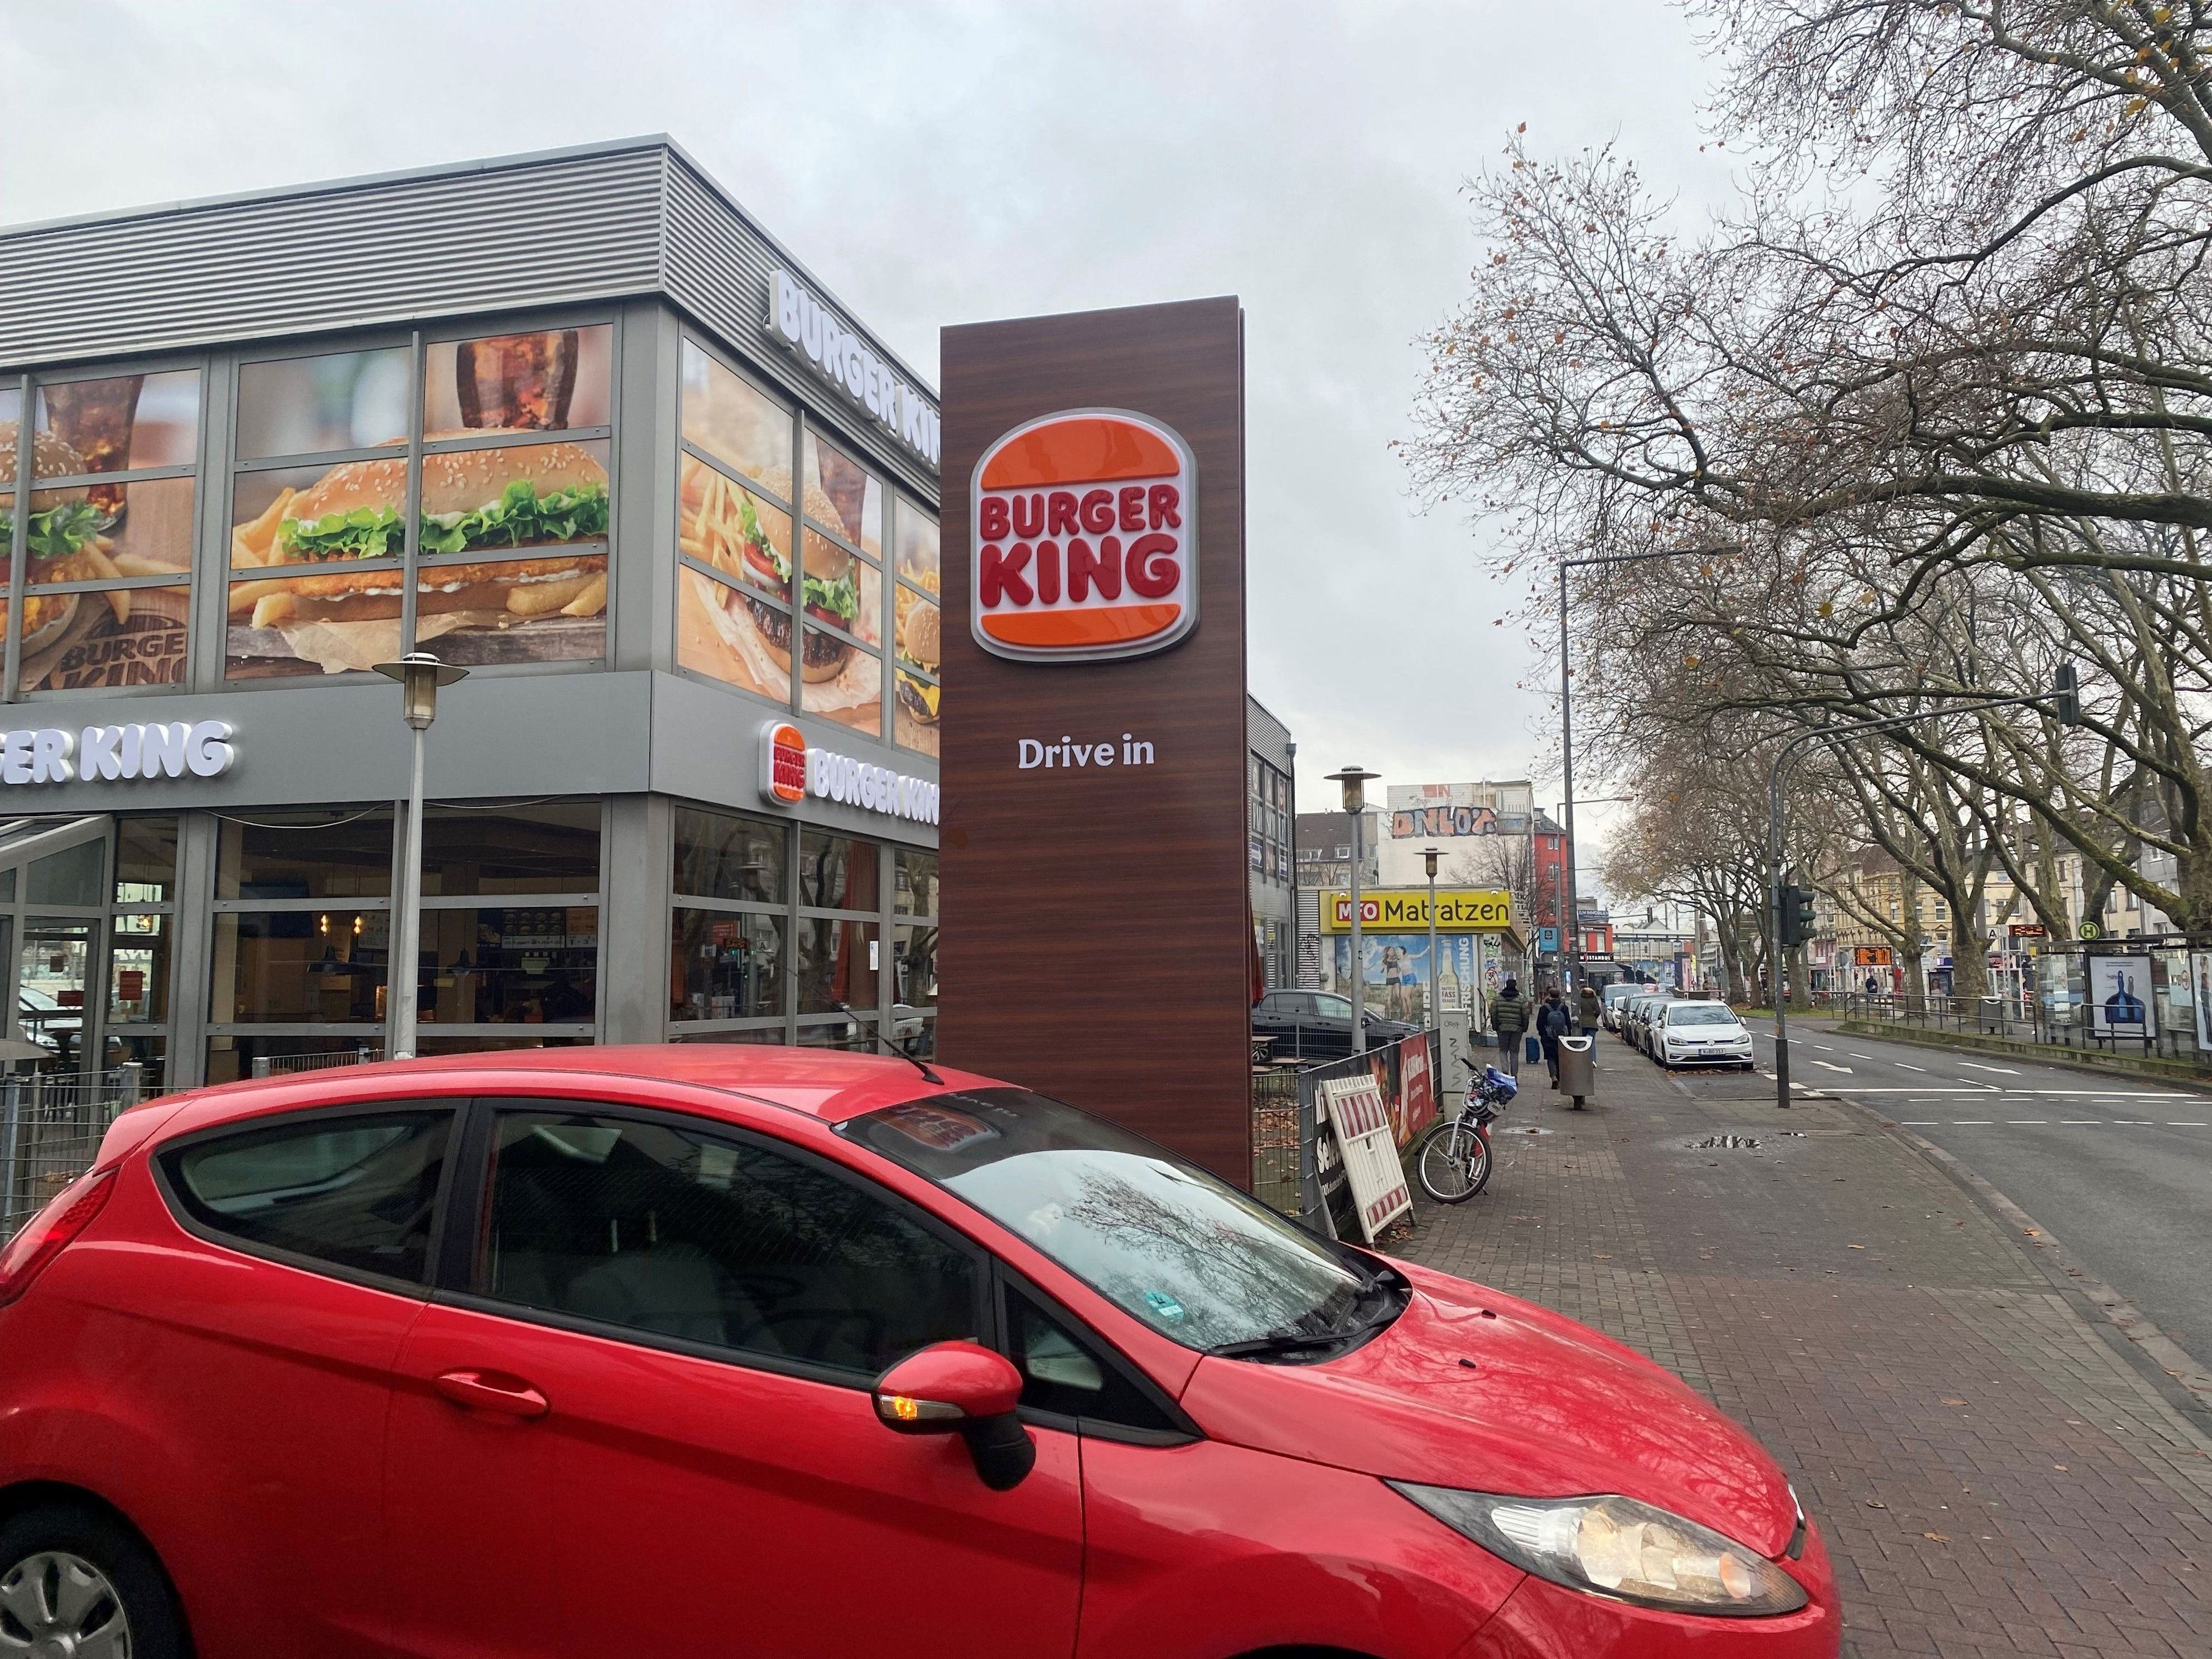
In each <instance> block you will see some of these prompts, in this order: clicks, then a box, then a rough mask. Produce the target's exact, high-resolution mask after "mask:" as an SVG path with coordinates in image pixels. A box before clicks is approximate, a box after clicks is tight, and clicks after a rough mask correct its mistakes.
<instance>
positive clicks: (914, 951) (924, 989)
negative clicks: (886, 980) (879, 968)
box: [891, 925, 937, 1008]
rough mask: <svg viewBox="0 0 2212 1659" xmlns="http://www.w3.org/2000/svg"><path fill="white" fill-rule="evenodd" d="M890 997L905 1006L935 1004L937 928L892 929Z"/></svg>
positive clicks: (920, 1006) (931, 1006)
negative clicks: (893, 952)
mask: <svg viewBox="0 0 2212 1659" xmlns="http://www.w3.org/2000/svg"><path fill="white" fill-rule="evenodd" d="M891 945H892V948H893V949H894V950H895V951H896V952H897V954H896V956H895V957H893V958H892V961H891V969H892V975H893V977H892V981H891V1000H892V1001H894V1002H896V1003H899V1004H901V1005H902V1006H906V1007H909V1008H934V1007H935V1006H937V928H936V927H935V926H934V925H927V926H909V927H896V928H894V929H893V930H892V939H891Z"/></svg>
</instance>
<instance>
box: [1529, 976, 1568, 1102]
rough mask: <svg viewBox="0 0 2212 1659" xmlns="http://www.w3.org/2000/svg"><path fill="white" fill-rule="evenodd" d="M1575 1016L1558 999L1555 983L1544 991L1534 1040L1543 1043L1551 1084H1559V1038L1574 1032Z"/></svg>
mask: <svg viewBox="0 0 2212 1659" xmlns="http://www.w3.org/2000/svg"><path fill="white" fill-rule="evenodd" d="M1574 1029H1575V1017H1574V1015H1573V1013H1572V1012H1570V1011H1569V1009H1568V1007H1567V1005H1566V1004H1565V1002H1563V1001H1561V1000H1559V987H1558V986H1556V985H1554V986H1553V987H1552V988H1551V989H1550V990H1548V991H1547V992H1545V993H1544V1006H1542V1007H1541V1008H1539V1009H1538V1010H1537V1011H1536V1040H1537V1041H1538V1042H1541V1043H1542V1044H1543V1045H1544V1064H1545V1066H1547V1068H1548V1069H1549V1070H1550V1072H1551V1073H1552V1086H1553V1088H1554V1089H1556V1088H1558V1087H1559V1039H1560V1038H1561V1037H1563V1036H1572V1035H1573V1033H1574Z"/></svg>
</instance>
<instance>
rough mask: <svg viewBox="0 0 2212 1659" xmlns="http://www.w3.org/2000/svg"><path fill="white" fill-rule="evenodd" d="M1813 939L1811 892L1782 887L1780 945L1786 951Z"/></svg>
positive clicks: (1802, 888) (1805, 889) (1803, 888)
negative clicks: (1792, 946)
mask: <svg viewBox="0 0 2212 1659" xmlns="http://www.w3.org/2000/svg"><path fill="white" fill-rule="evenodd" d="M1812 937H1813V890H1812V889H1811V888H1809V887H1784V889H1783V890H1782V944H1783V948H1784V949H1785V950H1787V949H1788V948H1789V947H1790V945H1802V944H1804V943H1805V941H1806V940H1808V939H1811V938H1812Z"/></svg>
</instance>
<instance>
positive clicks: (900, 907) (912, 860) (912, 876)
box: [891, 847, 937, 916]
mask: <svg viewBox="0 0 2212 1659" xmlns="http://www.w3.org/2000/svg"><path fill="white" fill-rule="evenodd" d="M891 868H892V872H893V876H894V879H895V881H896V887H895V889H894V890H893V892H892V896H891V909H892V911H893V913H894V914H896V915H902V916H933V915H936V914H937V854H934V853H926V852H924V851H922V850H921V848H916V847H895V848H892V849H891Z"/></svg>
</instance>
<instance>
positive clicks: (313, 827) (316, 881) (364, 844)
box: [215, 806, 392, 899]
mask: <svg viewBox="0 0 2212 1659" xmlns="http://www.w3.org/2000/svg"><path fill="white" fill-rule="evenodd" d="M391 892H392V809H391V808H390V807H388V806H386V807H378V808H376V809H374V810H373V811H368V812H367V813H364V814H362V815H359V816H356V815H355V814H352V813H346V814H344V815H343V821H340V820H339V819H338V818H337V817H333V815H332V814H331V813H329V812H289V813H288V812H277V811H257V812H256V813H255V814H254V815H253V818H252V822H250V823H240V822H238V821H236V820H230V821H227V822H225V823H224V824H223V826H222V838H221V848H220V851H219V852H218V854H217V855H216V889H215V896H216V897H217V898H219V899H257V898H297V899H313V898H383V897H388V896H390V894H391Z"/></svg>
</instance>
